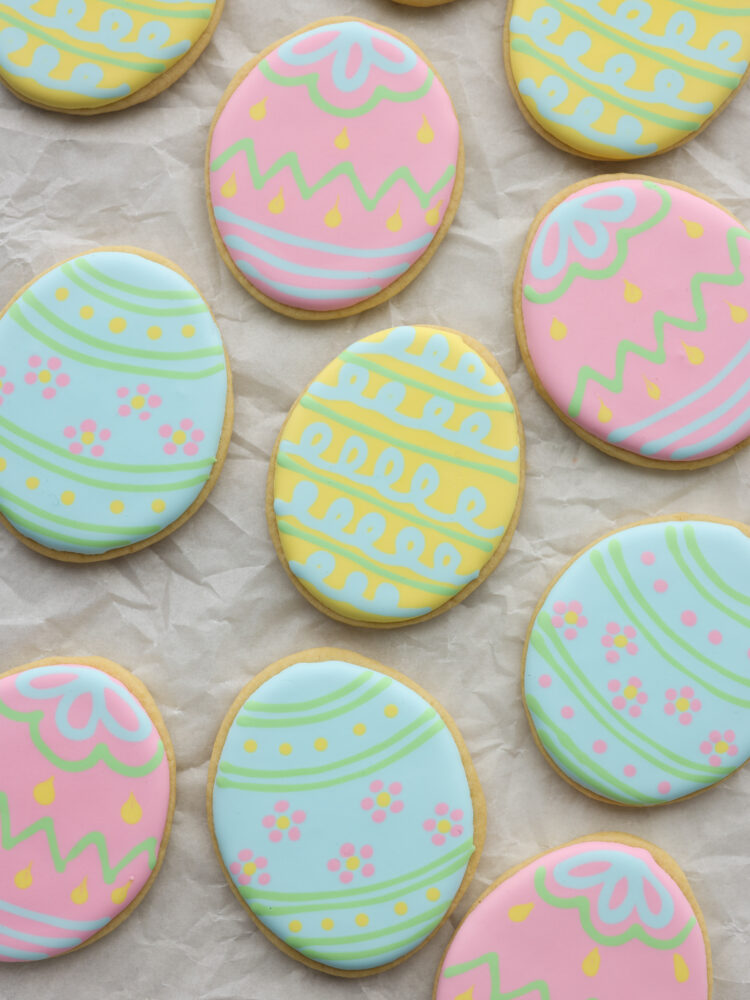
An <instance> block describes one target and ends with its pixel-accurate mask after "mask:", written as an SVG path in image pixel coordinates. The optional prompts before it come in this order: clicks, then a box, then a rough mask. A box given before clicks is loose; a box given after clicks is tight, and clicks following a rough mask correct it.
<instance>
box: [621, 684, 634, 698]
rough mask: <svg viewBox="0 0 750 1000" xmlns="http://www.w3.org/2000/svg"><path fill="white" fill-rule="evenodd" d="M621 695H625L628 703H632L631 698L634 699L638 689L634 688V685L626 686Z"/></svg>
mask: <svg viewBox="0 0 750 1000" xmlns="http://www.w3.org/2000/svg"><path fill="white" fill-rule="evenodd" d="M622 693H623V694H624V695H625V697H626V698H627V699H628V701H632V700H633V698H635V696H636V695H637V694H638V688H637V687H636V686H635V684H628V686H627V687H626V688H625V690H624V691H623V692H622Z"/></svg>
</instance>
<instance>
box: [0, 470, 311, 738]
mask: <svg viewBox="0 0 750 1000" xmlns="http://www.w3.org/2000/svg"><path fill="white" fill-rule="evenodd" d="M7 467H8V462H7V460H6V459H5V458H3V457H2V456H0V472H4V471H5V469H7ZM40 486H41V482H40V480H39V478H38V477H37V476H29V478H28V479H27V480H26V489H28V490H38V489H39V487H40ZM75 499H76V495H75V493H74V492H73V490H63V492H62V493H61V494H60V503H62V504H64V505H65V506H66V507H70V506H72V505H73V504H74V503H75ZM166 506H167V505H166V503H165V502H164V500H158V499H157V500H152V501H151V510H153V511H154V513H156V514H161V513H162V511H163V510H164V509H165V508H166ZM109 509H110V510H111V511H112V513H113V514H122V512H123V511H124V510H125V504H124V502H123V501H122V500H112V502H111V503H110V505H109ZM324 742H325V741H324ZM316 749H325V747H322V748H316Z"/></svg>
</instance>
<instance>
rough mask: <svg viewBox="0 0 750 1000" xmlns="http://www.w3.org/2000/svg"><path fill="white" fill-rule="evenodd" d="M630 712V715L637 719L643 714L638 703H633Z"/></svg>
mask: <svg viewBox="0 0 750 1000" xmlns="http://www.w3.org/2000/svg"><path fill="white" fill-rule="evenodd" d="M628 712H629V713H630V715H632V716H633V718H634V719H637V718H638V716H639V715H640V714H641V710H640V708H639V707H638V706H637V705H631V706H630V708H629V709H628Z"/></svg>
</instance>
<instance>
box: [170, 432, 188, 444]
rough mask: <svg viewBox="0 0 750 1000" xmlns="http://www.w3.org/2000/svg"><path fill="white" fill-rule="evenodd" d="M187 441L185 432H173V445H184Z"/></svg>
mask: <svg viewBox="0 0 750 1000" xmlns="http://www.w3.org/2000/svg"><path fill="white" fill-rule="evenodd" d="M186 439H187V434H186V433H185V431H175V432H174V434H173V435H172V440H173V441H174V443H175V444H184V443H185V440H186Z"/></svg>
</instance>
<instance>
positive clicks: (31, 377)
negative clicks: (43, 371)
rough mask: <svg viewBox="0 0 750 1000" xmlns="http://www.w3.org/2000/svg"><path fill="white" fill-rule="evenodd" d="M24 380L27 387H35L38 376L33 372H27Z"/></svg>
mask: <svg viewBox="0 0 750 1000" xmlns="http://www.w3.org/2000/svg"><path fill="white" fill-rule="evenodd" d="M23 380H24V382H25V383H26V385H33V384H34V383H35V382H36V375H35V374H34V373H33V372H26V374H25V375H24V377H23Z"/></svg>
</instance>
